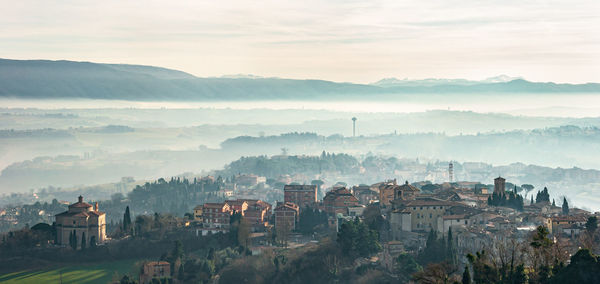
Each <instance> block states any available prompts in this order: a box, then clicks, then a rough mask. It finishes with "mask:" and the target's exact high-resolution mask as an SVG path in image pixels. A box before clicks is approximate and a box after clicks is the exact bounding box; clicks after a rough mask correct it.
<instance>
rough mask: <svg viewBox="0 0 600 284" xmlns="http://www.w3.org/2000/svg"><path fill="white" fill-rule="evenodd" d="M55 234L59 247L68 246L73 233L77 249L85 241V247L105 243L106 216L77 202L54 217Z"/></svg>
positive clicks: (96, 206) (96, 205)
mask: <svg viewBox="0 0 600 284" xmlns="http://www.w3.org/2000/svg"><path fill="white" fill-rule="evenodd" d="M55 217H56V234H57V237H56V238H57V242H58V244H59V245H69V240H70V237H71V235H72V234H73V233H75V236H76V238H77V247H78V248H80V247H81V245H82V241H83V240H85V244H86V246H90V244H99V243H103V242H104V241H106V214H105V213H104V212H100V211H99V210H98V202H96V204H95V206H92V205H91V204H89V203H86V202H83V197H82V196H79V201H78V202H76V203H73V204H71V205H69V210H68V211H66V212H63V213H60V214H57V215H56V216H55Z"/></svg>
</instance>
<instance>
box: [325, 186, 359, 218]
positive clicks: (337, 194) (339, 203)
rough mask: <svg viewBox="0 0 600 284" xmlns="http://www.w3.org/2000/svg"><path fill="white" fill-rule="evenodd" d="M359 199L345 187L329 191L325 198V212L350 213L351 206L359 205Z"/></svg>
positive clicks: (333, 213)
mask: <svg viewBox="0 0 600 284" xmlns="http://www.w3.org/2000/svg"><path fill="white" fill-rule="evenodd" d="M357 206H358V199H357V198H356V197H354V195H352V193H350V191H349V190H348V189H346V188H345V187H342V188H337V189H334V190H332V191H329V192H327V194H326V195H325V197H324V198H323V207H324V209H325V212H327V213H329V214H331V215H335V214H337V213H341V214H343V215H348V208H349V207H357Z"/></svg>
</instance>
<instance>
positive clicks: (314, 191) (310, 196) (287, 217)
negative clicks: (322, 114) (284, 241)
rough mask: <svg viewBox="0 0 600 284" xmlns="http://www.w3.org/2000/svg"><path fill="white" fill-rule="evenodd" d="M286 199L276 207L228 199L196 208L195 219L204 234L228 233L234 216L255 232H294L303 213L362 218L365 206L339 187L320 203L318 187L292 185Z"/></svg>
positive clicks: (254, 200)
mask: <svg viewBox="0 0 600 284" xmlns="http://www.w3.org/2000/svg"><path fill="white" fill-rule="evenodd" d="M283 191H284V200H283V202H278V203H277V204H276V205H275V207H274V208H273V207H272V206H271V204H269V203H267V202H264V201H262V200H257V199H235V200H226V201H224V202H222V203H205V204H202V205H199V206H197V207H196V208H194V219H195V221H197V222H198V223H201V224H202V228H201V229H199V230H198V231H199V232H200V231H201V232H202V234H203V235H206V234H208V233H209V232H210V233H217V232H224V231H227V230H228V228H229V222H230V221H229V220H230V217H231V215H233V214H234V213H240V214H241V215H242V217H243V218H245V219H246V220H247V221H248V222H249V223H250V224H251V225H252V230H253V231H254V232H264V231H266V230H267V229H268V228H269V227H271V226H275V227H279V228H281V227H284V228H285V229H286V230H290V231H293V230H295V229H296V225H297V224H298V222H299V218H300V213H301V212H302V210H307V209H311V210H312V209H317V210H321V211H325V212H327V213H328V214H329V215H331V216H337V215H342V216H360V215H362V211H363V210H364V208H365V205H362V204H360V202H359V200H358V199H357V198H356V197H355V196H354V194H353V192H352V190H350V189H347V188H345V187H337V188H334V189H333V190H331V191H329V192H327V194H326V195H325V197H324V198H323V200H322V201H319V200H318V187H317V185H300V184H288V185H285V186H284V189H283Z"/></svg>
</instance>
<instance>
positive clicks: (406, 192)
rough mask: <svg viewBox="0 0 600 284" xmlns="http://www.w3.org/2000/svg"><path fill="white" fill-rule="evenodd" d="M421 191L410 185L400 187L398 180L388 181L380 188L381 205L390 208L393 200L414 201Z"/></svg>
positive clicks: (405, 184)
mask: <svg viewBox="0 0 600 284" xmlns="http://www.w3.org/2000/svg"><path fill="white" fill-rule="evenodd" d="M420 191H421V190H419V189H418V188H416V187H414V186H412V185H410V184H408V181H406V182H404V184H403V185H398V184H397V183H396V180H395V179H394V180H392V181H388V182H386V183H383V184H381V186H380V187H379V205H380V206H381V207H388V206H391V205H392V201H393V200H414V199H415V198H416V197H417V195H419V193H420Z"/></svg>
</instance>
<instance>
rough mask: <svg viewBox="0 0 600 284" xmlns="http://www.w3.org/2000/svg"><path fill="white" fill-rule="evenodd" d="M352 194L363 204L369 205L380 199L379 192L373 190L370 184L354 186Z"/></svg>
mask: <svg viewBox="0 0 600 284" xmlns="http://www.w3.org/2000/svg"><path fill="white" fill-rule="evenodd" d="M352 194H353V195H354V196H356V198H357V199H358V202H359V203H360V204H362V205H369V204H371V203H372V202H374V201H376V200H379V193H378V192H376V191H374V190H372V189H371V187H370V186H368V185H359V186H353V187H352Z"/></svg>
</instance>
